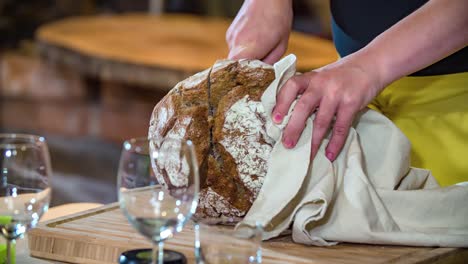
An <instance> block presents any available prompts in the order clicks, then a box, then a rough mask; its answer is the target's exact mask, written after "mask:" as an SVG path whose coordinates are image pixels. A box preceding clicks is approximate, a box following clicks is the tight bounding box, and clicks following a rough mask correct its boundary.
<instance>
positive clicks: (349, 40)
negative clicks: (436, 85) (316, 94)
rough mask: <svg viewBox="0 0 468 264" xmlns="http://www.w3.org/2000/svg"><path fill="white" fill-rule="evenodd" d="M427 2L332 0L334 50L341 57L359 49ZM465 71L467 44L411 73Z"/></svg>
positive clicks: (420, 74)
mask: <svg viewBox="0 0 468 264" xmlns="http://www.w3.org/2000/svg"><path fill="white" fill-rule="evenodd" d="M427 1H428V0H332V1H331V11H332V17H333V21H332V30H333V40H334V42H335V46H336V48H337V50H338V53H339V54H340V56H342V57H344V56H346V55H348V54H350V53H353V52H355V51H357V50H359V49H361V48H363V47H364V46H366V45H367V44H368V43H369V42H370V41H372V40H373V39H374V38H375V37H376V36H378V35H379V34H380V33H382V32H384V31H385V30H387V29H388V28H390V27H391V26H392V25H394V24H396V23H397V22H398V21H400V20H401V19H403V18H405V17H406V16H407V15H409V14H411V13H412V12H414V11H415V10H416V9H418V8H419V7H421V6H422V5H424V4H425V3H426V2H427ZM395 41H398V40H395ZM408 48H411V47H408ZM467 71H468V47H465V48H463V49H461V50H459V51H457V52H456V53H454V54H452V55H450V56H448V57H446V58H444V59H442V60H440V61H438V62H436V63H434V64H432V65H430V66H428V67H426V68H424V69H422V70H420V71H418V72H416V73H413V74H412V75H415V76H426V75H439V74H448V73H458V72H467Z"/></svg>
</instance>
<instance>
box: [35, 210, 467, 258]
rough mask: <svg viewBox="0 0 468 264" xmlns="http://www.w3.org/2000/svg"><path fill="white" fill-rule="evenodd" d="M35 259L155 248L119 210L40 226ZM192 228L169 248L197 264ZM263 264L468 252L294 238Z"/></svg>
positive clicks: (277, 245)
mask: <svg viewBox="0 0 468 264" xmlns="http://www.w3.org/2000/svg"><path fill="white" fill-rule="evenodd" d="M28 239H29V248H30V253H31V255H32V256H34V257H39V258H45V259H52V260H57V261H63V262H69V263H116V262H117V258H118V256H119V255H120V253H121V252H123V251H125V250H128V249H134V248H142V247H150V243H149V242H148V241H147V240H145V239H144V238H143V237H142V236H141V235H139V234H138V233H137V232H136V231H134V229H133V228H132V227H131V226H130V224H129V223H128V222H127V220H126V219H125V217H124V216H123V214H122V213H121V211H120V209H119V207H118V205H117V204H110V205H106V206H103V207H99V208H96V209H92V210H88V211H85V212H81V213H77V214H74V215H70V216H65V217H62V218H58V219H55V220H50V221H46V222H44V223H41V224H40V225H39V226H38V227H37V228H35V229H33V230H31V231H30V232H29V234H28ZM193 246H194V232H193V228H192V226H191V225H188V226H187V227H186V228H185V229H184V231H182V232H181V233H178V234H176V235H175V236H174V237H173V238H171V239H169V240H168V241H167V242H166V248H169V249H173V250H177V251H181V252H183V253H184V254H185V255H186V256H187V258H188V261H189V263H194V254H193V251H194V250H193ZM262 247H263V263H274V264H276V263H278V264H279V263H356V264H357V263H422V264H426V263H467V261H468V249H457V248H422V247H402V246H375V245H362V244H339V245H337V246H333V247H327V248H324V247H308V246H304V245H298V244H294V243H292V242H291V240H290V237H289V236H284V237H280V238H276V239H274V240H270V241H266V242H263V245H262Z"/></svg>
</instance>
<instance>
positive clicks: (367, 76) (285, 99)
mask: <svg viewBox="0 0 468 264" xmlns="http://www.w3.org/2000/svg"><path fill="white" fill-rule="evenodd" d="M363 62H364V60H362V59H360V58H355V56H353V55H350V56H348V57H345V58H343V59H341V60H339V61H337V62H335V63H332V64H329V65H327V66H325V67H323V68H320V69H317V70H314V71H311V72H307V73H304V74H302V75H297V76H294V77H292V78H291V79H289V80H288V81H287V82H286V84H285V85H284V87H283V88H282V89H281V90H280V92H279V93H278V95H277V103H276V106H275V108H274V109H273V113H272V118H273V121H274V122H275V123H281V122H282V120H283V118H284V116H285V115H287V113H288V110H289V108H290V106H291V104H292V103H293V101H294V100H296V99H297V97H298V95H301V96H300V98H299V99H298V101H297V104H296V105H295V107H294V109H293V112H292V115H291V118H290V119H289V122H288V124H287V126H286V128H285V130H284V133H283V139H282V141H283V145H284V146H285V147H286V148H293V147H294V146H295V145H296V144H297V141H298V140H299V137H300V136H301V134H302V131H303V130H304V127H305V124H306V120H307V118H308V117H309V116H310V115H311V114H312V113H313V112H314V111H315V110H316V109H317V108H318V109H317V112H316V116H315V119H314V121H313V122H314V129H313V132H312V154H311V159H313V158H314V157H315V155H316V153H317V151H318V149H319V147H320V144H321V142H322V139H323V138H324V136H325V135H326V134H327V132H328V129H329V127H330V124H331V123H332V121H333V118H334V117H335V116H336V120H335V122H334V125H333V132H332V136H331V139H330V141H329V143H328V145H327V148H326V156H327V158H328V159H329V160H330V161H334V160H335V159H336V157H337V156H338V154H339V153H340V151H341V149H342V147H343V145H344V143H345V142H346V138H347V136H348V132H349V129H350V127H351V125H352V123H353V120H354V117H355V115H356V114H357V113H358V112H359V111H360V110H362V109H363V108H365V107H366V106H367V104H368V103H370V102H371V101H372V99H373V98H374V97H375V96H377V94H378V93H379V92H380V91H381V90H382V89H383V85H382V83H381V81H380V74H379V72H378V70H377V69H378V67H372V65H370V64H368V63H367V64H366V63H363ZM369 66H370V67H369Z"/></svg>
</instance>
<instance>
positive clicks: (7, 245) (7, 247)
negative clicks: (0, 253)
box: [6, 239, 13, 264]
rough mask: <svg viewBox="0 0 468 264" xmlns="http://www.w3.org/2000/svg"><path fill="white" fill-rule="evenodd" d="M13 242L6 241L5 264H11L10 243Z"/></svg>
mask: <svg viewBox="0 0 468 264" xmlns="http://www.w3.org/2000/svg"><path fill="white" fill-rule="evenodd" d="M12 242H13V240H10V239H6V264H11V263H12V262H11V243H12Z"/></svg>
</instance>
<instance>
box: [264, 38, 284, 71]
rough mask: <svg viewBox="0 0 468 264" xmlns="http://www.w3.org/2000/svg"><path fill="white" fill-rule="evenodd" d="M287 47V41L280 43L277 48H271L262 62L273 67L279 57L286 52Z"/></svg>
mask: <svg viewBox="0 0 468 264" xmlns="http://www.w3.org/2000/svg"><path fill="white" fill-rule="evenodd" d="M287 47H288V40H286V41H282V42H280V43H279V44H278V45H277V46H275V47H274V48H273V50H271V51H270V52H269V53H268V54H267V55H266V56H265V58H263V59H262V60H263V62H265V63H268V64H271V65H273V64H274V63H275V62H277V61H279V59H280V58H281V56H283V54H284V53H285V52H286V49H287Z"/></svg>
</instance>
